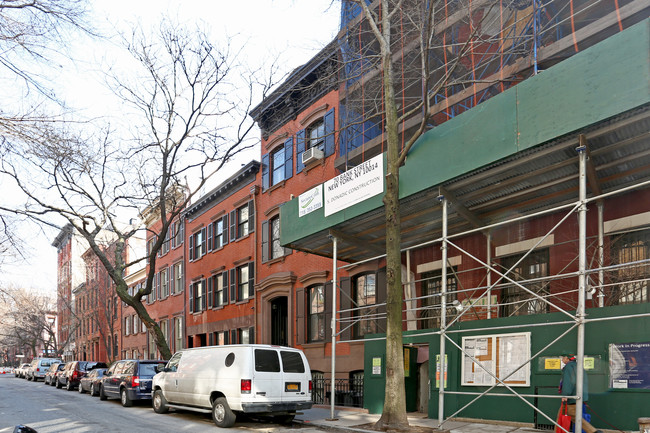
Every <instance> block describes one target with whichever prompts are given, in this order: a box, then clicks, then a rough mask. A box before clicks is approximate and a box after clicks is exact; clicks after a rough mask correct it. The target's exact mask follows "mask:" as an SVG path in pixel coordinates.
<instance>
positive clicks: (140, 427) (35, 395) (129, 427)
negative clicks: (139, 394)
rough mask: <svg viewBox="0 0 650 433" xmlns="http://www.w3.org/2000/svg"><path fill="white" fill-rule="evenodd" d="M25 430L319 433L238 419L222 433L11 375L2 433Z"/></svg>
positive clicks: (210, 425) (4, 389) (178, 415)
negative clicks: (21, 427) (293, 432)
mask: <svg viewBox="0 0 650 433" xmlns="http://www.w3.org/2000/svg"><path fill="white" fill-rule="evenodd" d="M19 424H22V425H27V426H29V427H32V428H34V429H36V430H37V431H38V433H54V432H66V433H70V432H72V433H85V432H129V433H140V432H142V433H145V432H146V433H151V432H161V433H164V432H170V433H171V432H174V433H177V432H183V433H185V432H189V433H191V432H214V433H221V432H242V431H255V432H260V433H261V432H264V433H266V432H281V431H285V430H288V429H291V430H296V431H297V432H299V433H313V432H318V431H319V430H318V429H316V428H313V427H312V428H305V427H303V426H302V425H300V424H295V423H294V424H293V425H292V426H282V425H279V424H273V423H271V422H270V421H268V420H255V419H239V418H238V420H237V423H236V424H235V426H234V427H233V428H230V429H220V428H218V427H217V426H215V425H214V422H213V421H212V418H211V416H210V415H209V414H201V413H195V412H185V411H173V410H172V411H171V412H169V413H168V414H157V413H155V412H154V411H153V409H151V404H150V402H149V401H146V402H139V403H136V404H135V405H134V406H133V407H129V408H126V407H122V405H121V404H120V402H119V400H108V401H100V400H99V397H90V396H89V395H88V394H79V393H78V392H77V391H66V390H65V388H64V389H56V388H54V387H51V386H47V385H45V384H44V383H43V382H42V381H40V382H28V381H27V380H25V379H18V378H15V377H14V376H13V374H11V375H9V374H2V375H0V433H6V432H13V429H14V427H15V426H16V425H19Z"/></svg>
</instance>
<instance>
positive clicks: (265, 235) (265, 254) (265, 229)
mask: <svg viewBox="0 0 650 433" xmlns="http://www.w3.org/2000/svg"><path fill="white" fill-rule="evenodd" d="M269 253H270V249H269V221H268V220H266V221H262V263H266V262H268V261H269V256H270V254H269Z"/></svg>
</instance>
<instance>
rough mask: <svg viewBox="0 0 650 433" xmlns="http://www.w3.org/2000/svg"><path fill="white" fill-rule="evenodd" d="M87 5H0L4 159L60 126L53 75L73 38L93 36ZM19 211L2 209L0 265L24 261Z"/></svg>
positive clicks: (25, 1)
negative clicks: (11, 149)
mask: <svg viewBox="0 0 650 433" xmlns="http://www.w3.org/2000/svg"><path fill="white" fill-rule="evenodd" d="M87 6H88V2H87V0H0V82H1V83H2V87H3V89H5V91H4V92H3V96H4V98H5V99H4V100H3V101H2V104H1V106H0V155H2V154H4V153H5V152H6V151H7V150H8V149H7V146H11V145H12V143H13V142H14V141H15V140H16V139H22V138H24V137H36V136H39V135H40V134H41V130H42V125H43V124H44V123H45V124H51V123H58V122H61V121H62V116H61V113H62V110H63V107H62V103H61V101H60V99H58V97H57V94H56V89H54V88H53V87H52V83H55V82H56V80H53V79H52V75H53V73H57V71H58V70H60V69H61V66H62V64H63V59H66V58H69V56H68V53H66V47H67V46H68V45H69V42H70V38H71V37H72V35H73V34H78V33H79V32H82V33H85V34H91V33H92V31H91V30H90V26H89V25H88V23H87V22H86V15H87ZM14 210H15V208H14V207H13V206H11V205H8V206H0V266H1V265H2V263H3V262H5V261H6V260H14V259H15V260H18V259H24V258H25V257H24V253H23V251H24V248H22V247H23V245H22V244H21V242H20V240H19V238H18V236H17V234H16V232H17V227H19V226H20V225H21V224H22V221H21V220H16V218H15V216H12V213H13V211H14Z"/></svg>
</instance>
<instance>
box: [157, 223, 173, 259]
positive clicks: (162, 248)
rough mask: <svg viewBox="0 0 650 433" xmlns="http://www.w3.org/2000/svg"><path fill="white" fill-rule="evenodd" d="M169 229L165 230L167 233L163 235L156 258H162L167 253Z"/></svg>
mask: <svg viewBox="0 0 650 433" xmlns="http://www.w3.org/2000/svg"><path fill="white" fill-rule="evenodd" d="M169 243H170V240H169V229H167V233H165V240H164V241H163V243H162V245H161V246H160V251H158V257H160V256H164V255H165V254H167V253H168V252H169Z"/></svg>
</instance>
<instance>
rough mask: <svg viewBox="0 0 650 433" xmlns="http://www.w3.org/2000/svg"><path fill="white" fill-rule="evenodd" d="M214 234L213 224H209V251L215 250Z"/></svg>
mask: <svg viewBox="0 0 650 433" xmlns="http://www.w3.org/2000/svg"><path fill="white" fill-rule="evenodd" d="M213 243H214V236H213V224H212V223H210V224H208V252H209V251H212V250H213V248H214V247H213Z"/></svg>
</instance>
